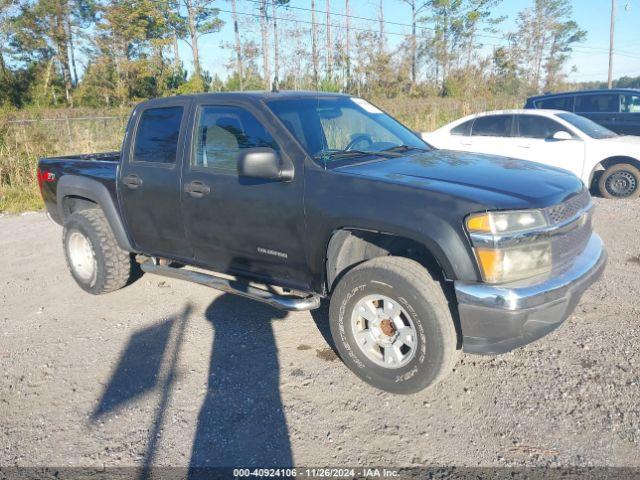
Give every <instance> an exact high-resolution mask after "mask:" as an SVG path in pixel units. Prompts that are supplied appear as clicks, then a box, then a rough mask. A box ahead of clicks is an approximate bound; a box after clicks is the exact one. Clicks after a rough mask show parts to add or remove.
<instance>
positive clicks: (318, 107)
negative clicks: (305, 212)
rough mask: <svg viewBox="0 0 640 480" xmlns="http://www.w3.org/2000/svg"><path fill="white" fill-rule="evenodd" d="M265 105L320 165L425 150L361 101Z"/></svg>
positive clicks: (345, 99)
mask: <svg viewBox="0 0 640 480" xmlns="http://www.w3.org/2000/svg"><path fill="white" fill-rule="evenodd" d="M267 106H268V107H269V108H270V109H271V111H272V112H273V113H274V114H275V115H276V116H277V117H278V118H279V119H280V121H281V122H282V123H283V124H284V125H285V127H287V129H288V130H289V131H290V132H291V134H292V135H293V136H295V137H296V139H297V140H298V141H299V142H300V143H301V144H302V145H303V146H304V147H305V149H306V150H307V152H308V153H309V154H310V155H311V156H312V157H313V158H315V159H316V160H318V161H321V162H322V163H323V164H324V165H327V164H330V163H332V162H338V161H344V160H348V159H356V158H360V159H361V158H362V157H364V156H371V155H376V156H383V157H393V156H396V155H400V154H406V153H408V152H410V151H412V150H416V151H420V150H428V149H429V146H428V145H427V144H426V143H425V142H424V141H422V140H421V139H420V138H419V137H418V136H417V135H416V134H415V133H413V132H412V131H411V130H409V129H408V128H406V127H405V126H403V125H402V124H401V123H400V122H398V121H397V120H395V119H393V118H392V117H390V116H389V115H387V114H386V113H384V112H382V111H381V110H379V109H378V108H376V107H375V106H373V105H371V104H370V103H368V102H367V101H365V100H363V99H361V98H352V97H346V96H335V97H331V96H325V97H323V96H319V97H316V98H311V97H309V98H302V99H301V98H295V99H294V98H291V99H282V100H271V101H269V102H267Z"/></svg>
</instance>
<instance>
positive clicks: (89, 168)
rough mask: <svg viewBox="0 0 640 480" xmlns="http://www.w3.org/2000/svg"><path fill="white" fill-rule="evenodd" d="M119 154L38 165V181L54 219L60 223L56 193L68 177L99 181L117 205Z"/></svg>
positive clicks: (68, 157) (67, 158)
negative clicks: (62, 181) (61, 182)
mask: <svg viewBox="0 0 640 480" xmlns="http://www.w3.org/2000/svg"><path fill="white" fill-rule="evenodd" d="M120 159H121V154H120V152H103V153H90V154H83V155H64V156H60V157H45V158H42V159H40V161H39V162H38V182H39V184H40V190H41V191H42V198H43V200H44V204H45V207H46V209H47V211H48V213H49V215H50V216H51V218H52V219H53V220H54V221H56V222H58V223H61V219H60V210H59V208H60V206H59V205H58V201H57V190H58V185H59V184H60V181H61V180H62V179H63V178H64V177H65V175H73V176H76V177H78V176H79V177H85V178H90V179H93V180H97V181H98V182H99V183H101V184H102V185H103V186H104V187H105V188H106V190H107V192H108V194H109V196H111V197H112V199H113V200H114V204H115V205H117V202H116V195H117V194H116V176H117V172H118V165H119V164H120Z"/></svg>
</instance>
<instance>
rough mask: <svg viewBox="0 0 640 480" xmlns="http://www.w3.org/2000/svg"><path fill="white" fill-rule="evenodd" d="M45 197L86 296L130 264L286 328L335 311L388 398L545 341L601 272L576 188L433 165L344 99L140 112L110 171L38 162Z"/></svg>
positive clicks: (260, 97)
mask: <svg viewBox="0 0 640 480" xmlns="http://www.w3.org/2000/svg"><path fill="white" fill-rule="evenodd" d="M38 180H39V184H40V188H41V191H42V196H43V198H44V202H45V204H46V208H47V210H48V213H49V214H50V216H51V218H52V219H53V220H54V221H56V222H57V223H60V224H61V225H63V226H64V229H63V246H64V254H65V257H66V260H67V264H68V266H69V269H70V271H71V274H72V275H73V278H74V279H75V280H76V282H77V283H78V284H79V286H80V287H81V288H83V289H84V290H86V291H88V292H90V293H93V294H100V293H105V292H111V291H113V290H116V289H119V288H121V287H123V286H125V285H126V284H127V283H128V282H129V281H130V280H131V278H132V276H133V274H134V272H135V270H136V269H137V268H138V264H140V268H141V269H142V270H143V271H145V272H149V273H155V274H159V275H165V276H170V277H174V278H179V279H184V280H188V281H192V282H196V283H200V284H203V285H208V286H210V287H213V288H217V289H220V290H223V291H226V292H230V293H234V294H238V295H242V296H245V297H249V298H252V299H255V300H259V301H262V302H266V303H268V304H271V305H273V306H275V307H278V308H282V309H287V310H310V309H314V308H317V307H318V306H319V305H320V302H321V300H322V299H325V298H330V306H329V323H330V328H331V332H332V336H333V339H334V341H335V346H336V348H337V350H338V353H339V354H340V357H341V358H342V360H343V361H344V362H345V363H346V364H347V366H348V367H349V368H351V370H352V371H353V372H355V373H356V374H357V375H358V376H359V377H361V378H362V379H363V380H365V381H367V382H369V383H370V384H371V385H373V386H375V387H378V388H381V389H384V390H387V391H391V392H395V393H411V392H416V391H418V390H421V389H423V388H425V387H427V386H430V385H433V384H434V383H436V382H437V381H438V380H439V379H441V378H442V377H443V376H444V375H446V374H447V373H448V372H449V371H450V370H451V369H452V367H453V366H454V364H455V362H456V359H457V355H458V353H459V352H460V350H461V349H464V350H465V351H467V352H470V353H484V354H497V353H502V352H506V351H509V350H512V349H514V348H516V347H519V346H521V345H524V344H526V343H529V342H531V341H533V340H536V339H538V338H540V337H541V336H543V335H545V334H546V333H548V332H549V331H551V330H552V329H554V328H556V327H557V326H559V325H560V324H561V323H562V322H563V321H564V320H565V319H566V318H567V317H568V316H569V315H570V314H571V312H572V310H573V309H574V307H575V306H576V304H577V303H578V301H579V299H580V297H581V295H582V293H583V292H584V291H585V290H586V289H587V288H588V286H589V285H590V284H592V283H593V282H594V281H595V280H596V279H597V278H598V276H599V275H600V274H601V272H602V271H603V269H604V265H605V262H606V253H605V251H604V249H603V245H602V242H601V240H600V238H599V237H598V236H597V235H596V234H595V233H593V231H592V207H593V204H592V201H591V197H590V195H589V192H588V191H587V190H586V189H585V187H584V186H583V184H582V182H581V181H580V180H579V179H578V178H576V177H575V176H573V175H571V174H569V173H566V172H565V171H563V170H560V169H555V168H552V167H546V166H542V165H538V164H535V163H529V162H525V161H518V160H513V159H509V158H504V157H493V156H488V155H479V154H470V153H456V152H450V151H444V150H437V149H434V148H432V147H430V146H429V145H428V144H426V143H425V142H424V141H423V140H421V139H420V138H419V137H418V136H417V135H416V134H415V133H414V132H412V131H410V130H409V129H407V128H406V127H404V126H403V125H402V124H400V123H399V122H398V121H396V120H395V119H393V118H392V117H390V116H389V115H387V114H385V113H384V112H382V111H381V110H379V109H378V108H377V107H375V106H374V105H372V104H370V103H368V102H366V101H365V100H363V99H360V98H354V97H350V96H346V95H338V94H329V93H317V92H269V93H265V92H259V93H220V94H200V95H193V96H182V97H174V98H164V99H157V100H151V101H147V102H144V103H142V104H140V105H138V106H137V107H136V108H135V109H134V110H133V113H132V115H131V118H130V120H129V123H128V126H127V129H126V132H125V136H124V141H123V144H122V149H121V151H120V152H116V153H106V154H94V155H80V156H67V157H58V158H44V159H41V160H40V162H39V167H38Z"/></svg>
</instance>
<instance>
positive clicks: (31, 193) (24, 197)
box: [0, 185, 44, 213]
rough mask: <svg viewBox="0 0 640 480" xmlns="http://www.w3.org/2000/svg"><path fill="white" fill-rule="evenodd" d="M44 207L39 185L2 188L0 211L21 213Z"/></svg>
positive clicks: (0, 189)
mask: <svg viewBox="0 0 640 480" xmlns="http://www.w3.org/2000/svg"><path fill="white" fill-rule="evenodd" d="M43 208H44V204H43V203H42V197H41V196H40V191H39V190H38V187H37V185H36V186H19V187H3V188H0V212H6V213H20V212H27V211H32V210H42V209H43Z"/></svg>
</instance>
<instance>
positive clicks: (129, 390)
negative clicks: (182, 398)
mask: <svg viewBox="0 0 640 480" xmlns="http://www.w3.org/2000/svg"><path fill="white" fill-rule="evenodd" d="M192 310H193V307H192V305H191V304H190V303H188V304H187V305H186V306H185V307H184V308H183V309H182V311H181V312H180V313H178V314H176V315H173V316H171V317H169V318H167V319H166V320H163V321H162V322H160V323H157V324H155V325H152V326H150V327H147V328H144V329H142V330H139V331H137V332H135V333H134V334H133V335H131V338H130V339H129V342H128V343H127V346H126V348H125V349H124V351H123V353H122V355H121V356H120V360H119V362H118V366H117V368H116V370H115V371H114V373H113V375H112V376H111V380H110V381H109V384H108V385H107V387H106V388H105V390H104V392H103V394H102V397H101V399H100V401H99V403H98V406H97V407H96V409H95V410H94V411H93V413H92V415H91V420H92V421H93V422H96V421H98V420H99V419H100V418H101V417H103V416H106V415H108V414H110V413H112V412H113V411H114V410H116V409H117V408H118V407H120V406H122V405H123V404H125V403H127V402H130V401H132V400H133V399H135V398H138V397H140V396H142V395H144V394H147V393H148V392H150V391H151V390H158V391H159V392H160V398H159V403H158V406H157V407H156V410H155V415H154V418H153V421H152V422H151V425H150V427H149V436H148V440H147V447H146V451H145V456H144V459H143V466H142V470H141V471H140V476H139V478H148V477H149V473H150V471H151V470H150V469H151V466H152V465H153V460H154V458H155V454H156V450H157V446H158V441H159V440H160V433H161V430H162V426H163V424H164V421H165V417H166V414H167V407H168V405H169V400H170V398H171V392H172V389H173V385H174V383H175V381H176V374H177V365H178V359H179V355H180V350H181V348H182V343H183V341H184V332H185V330H186V327H187V323H188V321H189V316H190V315H191V312H192Z"/></svg>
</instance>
